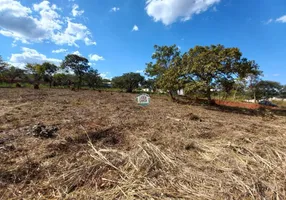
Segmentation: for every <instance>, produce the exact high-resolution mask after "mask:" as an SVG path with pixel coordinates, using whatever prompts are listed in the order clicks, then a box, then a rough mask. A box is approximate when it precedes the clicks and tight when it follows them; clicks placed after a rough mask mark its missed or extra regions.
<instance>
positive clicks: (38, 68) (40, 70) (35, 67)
mask: <svg viewBox="0 0 286 200" xmlns="http://www.w3.org/2000/svg"><path fill="white" fill-rule="evenodd" d="M25 69H26V71H27V72H28V73H29V74H30V75H31V77H32V82H33V84H34V86H36V85H39V84H40V82H41V80H42V79H43V78H44V75H45V68H44V67H43V66H42V65H40V64H30V63H28V64H26V66H25Z"/></svg>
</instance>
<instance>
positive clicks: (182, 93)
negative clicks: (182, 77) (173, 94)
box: [177, 89, 185, 96]
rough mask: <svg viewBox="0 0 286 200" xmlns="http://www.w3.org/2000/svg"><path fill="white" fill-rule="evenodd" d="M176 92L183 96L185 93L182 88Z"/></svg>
mask: <svg viewBox="0 0 286 200" xmlns="http://www.w3.org/2000/svg"><path fill="white" fill-rule="evenodd" d="M177 94H178V95H180V96H184V95H185V91H184V89H180V90H177Z"/></svg>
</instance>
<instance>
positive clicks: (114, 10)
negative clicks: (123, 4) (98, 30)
mask: <svg viewBox="0 0 286 200" xmlns="http://www.w3.org/2000/svg"><path fill="white" fill-rule="evenodd" d="M119 10H120V8H118V7H113V8H111V9H110V12H117V11H119Z"/></svg>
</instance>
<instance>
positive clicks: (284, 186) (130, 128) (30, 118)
mask: <svg viewBox="0 0 286 200" xmlns="http://www.w3.org/2000/svg"><path fill="white" fill-rule="evenodd" d="M136 96H137V94H127V93H117V92H110V91H109V92H106V91H102V92H100V91H90V90H84V91H80V92H73V91H70V90H62V89H41V90H32V89H23V88H22V89H21V88H19V89H16V88H14V89H9V88H6V89H5V88H4V89H3V88H2V89H0V154H1V156H0V199H233V200H234V199H286V162H285V161H286V145H285V144H286V135H285V134H286V117H285V115H284V114H285V113H284V114H283V113H279V114H274V113H272V111H267V110H266V111H263V113H262V112H246V111H242V112H240V111H239V110H233V111H232V110H230V109H222V108H218V107H209V106H195V105H187V104H185V105H184V104H179V103H174V102H172V101H170V100H169V99H168V98H167V97H165V96H159V95H151V104H150V105H149V106H147V107H141V106H139V105H137V104H136V102H135V97H136ZM35 125H38V126H42V127H44V126H46V127H50V126H53V127H56V128H57V129H58V131H56V132H55V133H54V134H55V135H54V136H53V137H52V136H50V137H39V136H37V135H35V134H33V131H35ZM55 130H56V129H55Z"/></svg>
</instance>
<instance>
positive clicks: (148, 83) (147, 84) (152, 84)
mask: <svg viewBox="0 0 286 200" xmlns="http://www.w3.org/2000/svg"><path fill="white" fill-rule="evenodd" d="M142 87H144V88H148V89H149V90H150V91H152V90H153V91H155V90H156V86H155V79H148V80H145V81H144V82H143V83H142Z"/></svg>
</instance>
